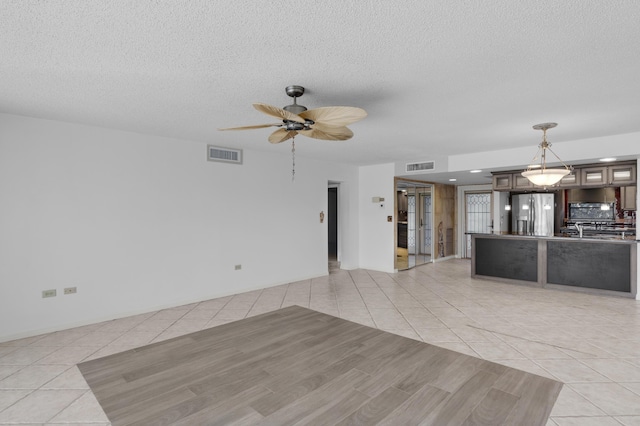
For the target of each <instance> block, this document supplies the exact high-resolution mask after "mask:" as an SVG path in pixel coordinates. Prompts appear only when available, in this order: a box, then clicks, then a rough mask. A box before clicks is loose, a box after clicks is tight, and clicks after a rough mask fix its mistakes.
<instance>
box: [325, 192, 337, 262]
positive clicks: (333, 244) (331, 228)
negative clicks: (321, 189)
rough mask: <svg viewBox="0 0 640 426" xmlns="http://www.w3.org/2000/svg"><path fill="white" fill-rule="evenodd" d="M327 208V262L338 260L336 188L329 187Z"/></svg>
mask: <svg viewBox="0 0 640 426" xmlns="http://www.w3.org/2000/svg"><path fill="white" fill-rule="evenodd" d="M327 195H328V206H327V229H328V238H327V240H328V241H329V243H328V250H329V262H332V261H334V262H335V261H337V260H338V188H337V187H329V189H328V194H327Z"/></svg>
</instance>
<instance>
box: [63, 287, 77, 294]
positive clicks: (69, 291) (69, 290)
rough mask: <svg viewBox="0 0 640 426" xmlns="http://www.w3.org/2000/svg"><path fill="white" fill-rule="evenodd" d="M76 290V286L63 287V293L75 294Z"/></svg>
mask: <svg viewBox="0 0 640 426" xmlns="http://www.w3.org/2000/svg"><path fill="white" fill-rule="evenodd" d="M77 292H78V288H77V287H67V288H65V289H64V294H75V293H77Z"/></svg>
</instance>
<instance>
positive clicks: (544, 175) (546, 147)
mask: <svg viewBox="0 0 640 426" xmlns="http://www.w3.org/2000/svg"><path fill="white" fill-rule="evenodd" d="M557 125H558V123H542V124H536V125H535V126H533V128H534V129H535V130H542V142H540V145H538V152H537V153H536V155H535V157H533V160H532V161H531V164H530V165H529V167H527V170H525V171H524V172H522V176H524V177H526V178H527V179H529V181H531V183H533V184H534V185H537V186H544V187H547V186H551V185H554V184H556V183H558V182H560V179H562V178H563V177H565V176H566V175H568V174H569V173H571V169H570V168H569V166H567V165H566V164H565V163H564V161H562V160H560V157H558V156H557V155H556V153H555V152H553V151H552V150H551V144H550V143H549V142H547V130H549V129H552V128H554V127H556V126H557ZM540 151H542V154H540ZM547 151H549V152H550V153H552V154H553V155H554V156H555V157H556V158H557V159H558V161H560V162H561V163H562V165H563V166H564V168H563V169H562V168H556V169H548V168H547ZM538 154H540V157H538ZM538 158H540V163H539V164H536V163H535V162H536V161H537V160H538Z"/></svg>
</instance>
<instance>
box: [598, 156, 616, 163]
mask: <svg viewBox="0 0 640 426" xmlns="http://www.w3.org/2000/svg"><path fill="white" fill-rule="evenodd" d="M616 160H617V158H613V157H607V158H601V159H600V161H602V162H604V163H610V162H612V161H616Z"/></svg>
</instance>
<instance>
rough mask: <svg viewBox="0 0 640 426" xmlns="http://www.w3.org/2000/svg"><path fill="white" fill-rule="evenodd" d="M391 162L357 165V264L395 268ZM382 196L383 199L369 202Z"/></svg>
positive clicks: (376, 268) (368, 267)
mask: <svg viewBox="0 0 640 426" xmlns="http://www.w3.org/2000/svg"><path fill="white" fill-rule="evenodd" d="M394 167H395V166H394V164H393V163H389V164H380V165H375V166H363V167H360V190H359V200H360V203H359V204H360V212H359V217H360V268H364V269H375V270H378V271H384V272H393V271H394V261H395V258H394V256H395V247H394V228H393V227H394V223H395V222H393V220H392V221H391V222H388V221H387V217H388V216H391V217H393V216H394V211H393V209H394V199H395V196H396V195H395V194H396V192H395V188H394V179H393V176H394V170H395V168H394ZM373 197H382V198H384V199H385V200H384V202H383V203H374V202H372V201H371V200H372V198H373Z"/></svg>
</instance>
